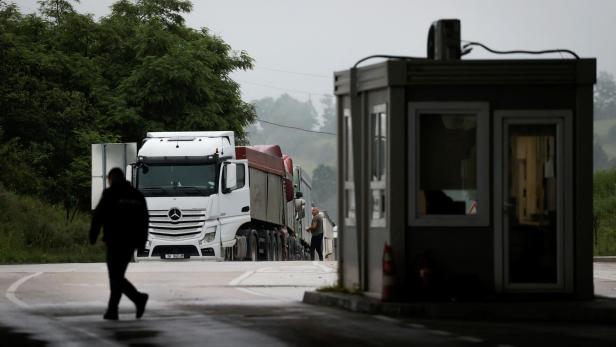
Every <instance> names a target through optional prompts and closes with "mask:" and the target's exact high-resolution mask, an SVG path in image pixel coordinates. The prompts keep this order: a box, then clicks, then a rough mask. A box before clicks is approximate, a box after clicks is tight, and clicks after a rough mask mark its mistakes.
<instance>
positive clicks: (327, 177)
mask: <svg viewBox="0 0 616 347" xmlns="http://www.w3.org/2000/svg"><path fill="white" fill-rule="evenodd" d="M320 101H321V103H322V106H323V113H322V119H323V120H324V123H323V125H322V126H321V127H320V128H318V124H319V121H318V112H317V110H316V109H315V107H314V105H313V104H312V102H311V101H310V100H308V101H300V100H297V99H295V98H293V97H291V96H289V95H287V94H283V95H281V96H280V97H278V98H264V99H260V100H256V101H254V102H253V104H254V105H255V108H256V112H257V115H258V118H259V120H263V121H261V122H259V121H257V122H256V124H255V125H253V126H251V127H249V128H248V137H249V140H250V143H251V144H255V145H259V144H277V145H280V147H281V148H282V152H283V153H285V154H288V155H290V156H291V157H292V158H293V163H294V164H295V165H300V166H302V167H303V168H304V169H305V170H307V171H308V172H310V173H312V182H313V185H312V187H313V195H312V198H313V200H314V203H315V204H316V205H317V206H318V207H320V208H322V209H325V210H327V211H328V212H329V215H330V217H332V218H334V219H335V218H336V217H337V216H336V175H335V170H336V169H335V168H336V137H335V136H332V135H331V134H324V133H313V132H306V131H301V130H298V129H292V128H286V127H281V126H280V125H283V126H293V127H296V128H301V129H305V130H318V131H321V132H328V133H334V132H335V131H336V124H335V123H336V114H335V107H334V99H333V98H331V97H324V98H322V99H321V100H320ZM266 122H268V123H266ZM271 123H275V124H278V125H275V124H271Z"/></svg>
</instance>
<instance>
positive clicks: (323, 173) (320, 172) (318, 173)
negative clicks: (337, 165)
mask: <svg viewBox="0 0 616 347" xmlns="http://www.w3.org/2000/svg"><path fill="white" fill-rule="evenodd" d="M336 192H337V191H336V170H335V169H334V168H333V167H331V166H328V165H323V164H321V165H319V166H317V167H316V168H315V169H314V171H313V172H312V199H313V200H314V202H315V204H316V205H317V207H319V208H320V209H322V210H326V211H327V212H328V213H329V216H330V218H332V219H334V220H336V219H337V218H338V216H337V215H336V211H337V210H338V208H337V207H338V206H337V199H336V197H337V194H336Z"/></svg>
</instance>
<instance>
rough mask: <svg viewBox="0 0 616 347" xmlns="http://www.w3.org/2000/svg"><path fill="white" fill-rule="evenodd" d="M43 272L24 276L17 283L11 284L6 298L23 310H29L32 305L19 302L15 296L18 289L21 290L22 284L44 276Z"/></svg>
mask: <svg viewBox="0 0 616 347" xmlns="http://www.w3.org/2000/svg"><path fill="white" fill-rule="evenodd" d="M42 274H43V273H42V272H37V273H33V274H30V275H28V276H24V277H22V278H20V279H18V280H17V281H15V282H14V283H13V284H11V286H10V287H9V289H7V290H6V298H7V299H9V301H10V302H12V303H13V304H15V305H17V306H19V307H21V308H29V307H30V305H28V304H26V303H25V302H23V301H21V300H19V299H18V298H17V296H15V293H16V292H17V289H18V288H19V286H21V285H22V284H24V283H25V282H26V281H27V280H29V279H31V278H33V277H36V276H39V275H42Z"/></svg>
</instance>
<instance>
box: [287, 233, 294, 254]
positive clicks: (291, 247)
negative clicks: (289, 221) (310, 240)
mask: <svg viewBox="0 0 616 347" xmlns="http://www.w3.org/2000/svg"><path fill="white" fill-rule="evenodd" d="M287 243H288V245H289V246H288V247H289V251H288V253H287V254H288V257H287V260H295V238H293V237H289V238H288V239H287Z"/></svg>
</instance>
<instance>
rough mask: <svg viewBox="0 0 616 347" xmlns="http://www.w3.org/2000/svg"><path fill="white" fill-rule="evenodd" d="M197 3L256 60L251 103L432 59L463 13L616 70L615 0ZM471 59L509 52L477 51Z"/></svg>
mask: <svg viewBox="0 0 616 347" xmlns="http://www.w3.org/2000/svg"><path fill="white" fill-rule="evenodd" d="M16 2H17V4H18V5H19V6H20V7H21V8H22V10H23V11H24V12H32V11H34V10H35V9H37V8H38V5H37V4H36V0H18V1H16ZM111 3H113V1H111V0H97V1H94V0H82V1H81V3H80V4H78V5H76V8H77V9H78V10H79V11H80V12H88V13H93V14H94V15H95V16H96V17H100V16H104V15H107V14H108V13H109V11H110V10H109V6H110V4H111ZM193 5H194V9H193V12H192V13H190V14H189V15H187V17H186V18H187V24H188V25H189V26H191V27H194V28H200V27H207V28H209V29H210V30H211V32H212V33H214V34H216V35H218V36H220V37H222V38H223V39H224V40H225V41H226V42H227V43H229V44H230V45H231V46H232V47H233V49H235V50H244V51H246V52H248V53H249V55H250V56H252V57H253V58H254V59H255V63H256V64H255V69H254V70H253V71H249V72H238V73H235V74H234V75H233V77H234V78H235V79H236V80H237V81H238V82H240V84H241V85H242V93H243V97H244V99H245V100H246V101H251V100H254V99H257V98H262V97H266V96H277V95H280V94H281V93H284V92H287V93H289V94H291V95H292V96H293V97H296V98H299V99H301V100H307V99H308V98H311V99H312V101H313V102H315V104H318V103H319V99H320V97H321V95H323V94H331V93H332V85H333V83H332V74H333V72H334V71H337V70H344V69H348V68H349V67H350V66H352V65H353V64H354V63H355V61H357V60H358V59H360V58H362V57H364V56H367V55H371V54H401V55H413V56H422V57H423V56H425V54H426V52H425V46H426V37H427V32H428V28H429V25H430V23H431V22H433V21H434V20H436V19H439V18H459V19H461V21H462V39H463V40H468V41H471V40H472V41H479V42H482V43H484V44H486V45H488V46H490V47H492V48H494V49H502V50H509V49H530V50H541V49H548V48H568V49H571V50H573V51H575V52H577V53H578V54H579V55H580V56H582V57H596V58H597V59H598V68H599V70H606V71H608V72H611V73H614V72H616V38H615V33H616V1H612V0H577V1H576V0H506V1H505V0H465V1H460V0H446V1H444V0H443V1H434V0H432V1H429V0H425V1H423V0H421V1H420V0H381V1H374V0H373V1H368V0H310V1H297V0H296V1H293V0H224V1H223V0H203V1H193ZM548 57H554V58H560V56H559V55H552V56H548ZM465 58H466V59H473V58H502V56H494V55H491V54H489V53H485V52H482V51H481V49H479V48H475V50H474V51H473V52H472V53H471V54H470V55H468V56H467V57H465ZM277 70H279V71H277ZM283 71H284V72H283Z"/></svg>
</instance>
